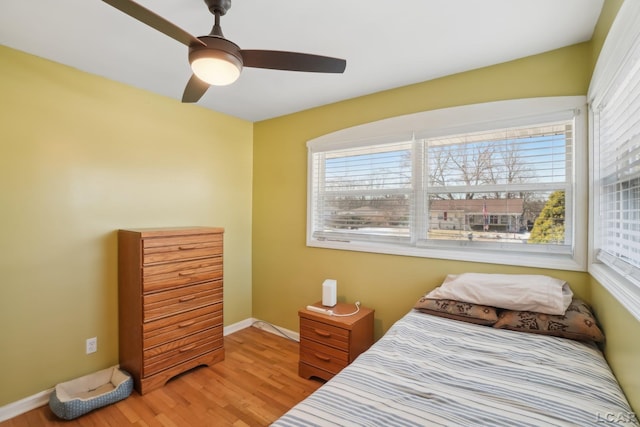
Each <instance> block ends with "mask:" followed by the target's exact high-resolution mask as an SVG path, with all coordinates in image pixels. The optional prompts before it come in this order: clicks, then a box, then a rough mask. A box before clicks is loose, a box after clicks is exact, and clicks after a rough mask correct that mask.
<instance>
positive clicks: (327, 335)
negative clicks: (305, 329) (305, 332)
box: [313, 329, 331, 338]
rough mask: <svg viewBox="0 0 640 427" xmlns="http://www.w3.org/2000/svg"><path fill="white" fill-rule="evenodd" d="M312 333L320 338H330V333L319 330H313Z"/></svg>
mask: <svg viewBox="0 0 640 427" xmlns="http://www.w3.org/2000/svg"><path fill="white" fill-rule="evenodd" d="M313 331H314V332H315V333H316V334H318V335H320V336H321V337H325V338H331V332H326V331H323V330H321V329H314V330H313Z"/></svg>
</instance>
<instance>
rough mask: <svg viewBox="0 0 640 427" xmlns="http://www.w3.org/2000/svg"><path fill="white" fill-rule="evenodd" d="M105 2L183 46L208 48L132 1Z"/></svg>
mask: <svg viewBox="0 0 640 427" xmlns="http://www.w3.org/2000/svg"><path fill="white" fill-rule="evenodd" d="M102 1H103V2H105V3H107V4H109V5H111V6H113V7H115V8H116V9H118V10H120V11H121V12H124V13H126V14H127V15H129V16H131V17H132V18H135V19H137V20H138V21H140V22H142V23H145V24H147V25H148V26H150V27H151V28H155V29H156V30H158V31H160V32H161V33H164V34H166V35H168V36H169V37H171V38H172V39H175V40H177V41H179V42H180V43H182V44H185V45H187V46H195V45H203V46H206V44H204V43H203V42H202V41H200V40H199V39H197V38H196V37H194V36H192V35H191V34H189V33H188V32H186V31H185V30H183V29H182V28H180V27H178V26H177V25H175V24H174V23H172V22H169V21H167V20H166V19H164V18H163V17H162V16H160V15H157V14H156V13H155V12H152V11H151V10H149V9H147V8H146V7H144V6H141V5H139V4H138V3H136V2H134V1H132V0H102Z"/></svg>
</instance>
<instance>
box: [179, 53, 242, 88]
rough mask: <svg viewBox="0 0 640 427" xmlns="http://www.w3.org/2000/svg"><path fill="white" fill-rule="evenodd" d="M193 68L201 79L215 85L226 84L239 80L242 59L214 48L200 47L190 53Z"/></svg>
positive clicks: (194, 72)
mask: <svg viewBox="0 0 640 427" xmlns="http://www.w3.org/2000/svg"><path fill="white" fill-rule="evenodd" d="M189 62H190V63H191V69H192V70H193V74H195V75H196V76H197V77H198V78H199V79H200V80H202V81H203V82H205V83H208V84H210V85H213V86H226V85H230V84H231V83H233V82H235V81H236V80H238V77H240V72H241V71H242V61H241V60H240V59H238V58H237V57H236V56H234V55H232V54H230V53H227V52H224V51H220V50H213V49H206V48H205V49H198V50H195V51H192V52H191V53H190V54H189Z"/></svg>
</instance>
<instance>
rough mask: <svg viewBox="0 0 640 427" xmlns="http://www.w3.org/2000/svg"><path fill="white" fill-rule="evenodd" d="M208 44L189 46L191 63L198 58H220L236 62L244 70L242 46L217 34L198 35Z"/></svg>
mask: <svg viewBox="0 0 640 427" xmlns="http://www.w3.org/2000/svg"><path fill="white" fill-rule="evenodd" d="M198 39H200V40H201V41H202V42H204V43H205V44H206V45H207V46H206V47H205V46H202V45H193V46H189V63H193V61H195V60H196V59H198V58H219V59H224V60H226V61H228V62H231V63H233V64H235V65H236V66H237V67H238V69H239V70H242V65H243V62H242V54H241V53H240V47H239V46H238V45H237V44H235V43H233V42H230V41H229V40H227V39H225V38H222V37H217V36H212V35H209V36H201V37H198Z"/></svg>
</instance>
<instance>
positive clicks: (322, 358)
mask: <svg viewBox="0 0 640 427" xmlns="http://www.w3.org/2000/svg"><path fill="white" fill-rule="evenodd" d="M313 355H314V356H315V357H317V358H318V359H320V360H322V361H323V362H331V358H330V357H327V356H323V355H321V354H318V353H313Z"/></svg>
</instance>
